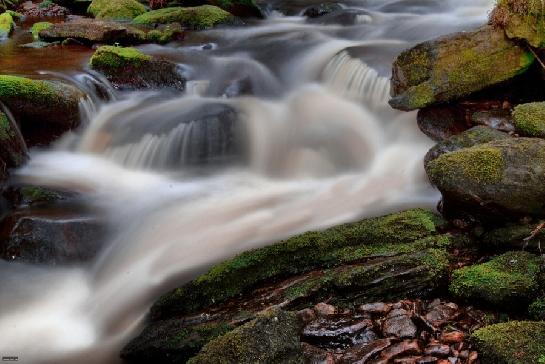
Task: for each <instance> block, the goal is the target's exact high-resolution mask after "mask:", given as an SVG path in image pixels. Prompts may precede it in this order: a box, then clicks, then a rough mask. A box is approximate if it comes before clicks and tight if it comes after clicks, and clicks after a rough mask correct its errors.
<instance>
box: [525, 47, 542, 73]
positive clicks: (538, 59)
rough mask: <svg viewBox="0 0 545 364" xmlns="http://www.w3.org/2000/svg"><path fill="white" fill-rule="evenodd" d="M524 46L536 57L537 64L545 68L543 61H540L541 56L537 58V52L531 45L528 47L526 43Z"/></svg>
mask: <svg viewBox="0 0 545 364" xmlns="http://www.w3.org/2000/svg"><path fill="white" fill-rule="evenodd" d="M526 48H528V49H529V50H530V52H532V54H533V55H534V57H536V59H537V61H538V62H539V64H540V65H541V68H543V69H544V70H545V64H544V63H543V61H541V58H539V56H538V55H537V53H536V52H535V51H534V49H533V48H532V47H530V46H529V45H526Z"/></svg>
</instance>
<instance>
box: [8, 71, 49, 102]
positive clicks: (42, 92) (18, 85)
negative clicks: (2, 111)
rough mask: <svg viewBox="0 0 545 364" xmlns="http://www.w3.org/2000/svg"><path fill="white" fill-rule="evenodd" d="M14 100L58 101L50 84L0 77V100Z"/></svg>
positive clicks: (16, 77) (21, 78)
mask: <svg viewBox="0 0 545 364" xmlns="http://www.w3.org/2000/svg"><path fill="white" fill-rule="evenodd" d="M14 98H28V99H33V100H36V101H37V102H44V103H55V102H58V101H59V95H58V93H57V90H56V89H55V87H54V86H53V84H52V83H50V82H47V81H41V80H31V79H28V78H24V77H18V76H8V75H0V100H5V99H14Z"/></svg>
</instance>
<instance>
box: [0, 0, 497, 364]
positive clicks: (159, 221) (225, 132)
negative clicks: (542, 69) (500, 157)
mask: <svg viewBox="0 0 545 364" xmlns="http://www.w3.org/2000/svg"><path fill="white" fill-rule="evenodd" d="M341 2H342V5H343V7H344V8H345V12H344V13H343V16H338V17H330V16H326V17H324V18H323V19H306V18H305V17H303V16H302V15H301V14H302V11H303V10H304V8H305V7H306V6H309V5H311V4H312V3H314V2H313V1H310V0H297V1H288V0H269V1H267V2H266V4H263V7H264V8H265V9H266V11H267V14H268V16H267V18H266V19H264V20H262V21H255V22H253V23H251V24H248V25H247V26H244V27H239V28H222V29H216V30H210V31H206V32H199V33H194V34H192V35H190V36H189V37H188V39H187V40H186V41H184V42H183V43H173V44H170V45H167V46H157V45H146V46H143V47H141V49H142V50H143V51H145V52H146V53H149V54H157V55H162V56H165V57H167V58H169V59H171V60H174V61H176V62H178V63H179V64H180V69H181V72H183V73H184V75H185V77H186V78H187V79H188V87H187V92H186V94H185V95H176V94H172V93H168V92H134V93H117V92H115V91H113V90H112V89H111V88H109V87H108V85H107V84H106V82H105V81H104V80H103V79H101V78H100V77H98V76H97V75H93V74H91V73H88V72H87V71H85V70H84V68H85V66H84V63H85V62H82V63H81V65H77V66H74V65H73V64H71V65H70V67H72V68H71V69H65V70H61V74H54V75H55V76H57V77H64V78H66V79H70V80H71V81H72V82H73V83H75V84H76V85H78V86H79V87H80V88H82V89H83V90H84V91H85V92H86V93H88V94H89V100H88V101H87V103H86V105H84V106H85V110H86V113H85V115H86V116H85V118H86V120H84V123H83V124H84V126H83V127H82V128H81V129H80V130H78V131H76V132H74V133H69V134H68V135H65V136H64V137H63V138H62V140H60V141H59V142H57V143H56V144H55V145H54V146H53V147H51V148H50V149H48V150H33V151H31V160H30V162H29V163H28V164H27V165H26V166H25V167H23V168H22V169H20V170H19V171H18V172H17V177H18V179H19V180H20V181H22V182H24V183H28V184H37V185H45V186H51V187H55V188H60V189H65V190H71V191H77V192H79V193H81V195H82V196H83V198H84V201H85V203H86V204H87V205H89V206H90V207H92V208H93V209H95V210H96V211H99V213H100V214H101V215H102V216H103V217H105V219H106V220H107V221H109V224H110V231H111V234H110V236H109V238H108V240H107V241H106V242H105V248H103V250H102V251H101V253H100V255H99V257H98V258H97V259H96V260H95V261H93V262H91V263H90V264H86V265H82V266H70V267H44V266H30V265H25V264H18V263H8V262H0V276H1V277H2V279H1V280H0V292H2V293H1V294H0V353H2V355H17V356H19V362H22V363H76V362H77V363H115V362H117V361H119V359H118V355H119V351H120V349H121V347H122V346H123V345H124V344H125V343H126V342H127V341H128V340H129V339H130V338H131V337H133V336H134V335H136V334H137V333H138V330H139V329H141V325H142V322H143V320H145V315H146V313H147V310H148V309H149V307H150V305H151V303H152V302H153V301H154V300H155V299H157V298H158V296H159V295H160V294H161V293H164V292H166V291H168V290H169V289H172V288H173V287H175V286H179V285H181V284H183V283H184V282H186V281H188V280H190V279H192V278H194V277H195V276H196V275H197V274H199V273H202V272H204V271H206V269H207V268H209V267H210V266H211V265H212V264H213V263H216V262H219V261H221V260H224V259H226V258H229V257H232V256H233V255H235V254H237V253H239V252H241V251H243V250H247V249H251V248H255V247H260V246H263V245H266V244H268V243H271V242H274V241H276V240H278V239H282V238H286V237H288V236H290V235H293V234H296V233H299V232H303V231H306V230H309V229H319V228H325V227H328V226H331V225H334V224H338V223H342V222H347V221H353V220H356V219H359V218H362V217H366V216H371V215H378V214H383V213H387V212H390V211H396V210H400V209H403V208H408V207H415V206H423V207H430V208H433V207H434V206H435V204H436V202H437V200H438V193H437V192H436V191H434V190H433V189H432V188H431V186H429V183H428V182H427V179H426V176H425V173H424V171H423V167H422V159H423V155H424V154H425V152H426V151H427V150H428V149H429V147H430V146H431V142H430V141H429V140H427V139H426V137H425V136H423V135H422V134H421V133H420V132H419V131H418V128H417V126H416V120H415V119H416V117H415V113H402V112H398V111H395V110H392V109H390V107H389V106H388V104H387V100H388V94H389V80H388V77H389V72H390V65H391V62H392V60H393V58H394V57H395V55H396V54H398V53H399V52H400V51H401V50H402V49H405V48H407V47H409V46H411V45H413V44H415V43H416V42H419V41H423V40H426V39H430V38H433V37H436V36H438V35H440V34H445V33H450V32H454V31H460V30H465V29H472V28H474V27H476V26H478V25H479V24H482V23H483V22H484V21H485V16H486V13H487V11H488V10H489V9H490V8H491V6H492V3H493V0H471V1H469V0H427V1H426V0H342V1H341ZM0 50H1V49H0ZM53 51H54V50H52V49H48V50H45V51H44V52H53ZM29 62H30V61H29ZM12 64H13V62H11V63H10V65H12ZM25 67H26V70H27V71H29V72H32V70H34V71H39V70H42V71H49V70H48V69H43V67H47V64H45V65H44V64H40V63H39V62H38V61H36V64H29V63H26V64H25ZM53 70H54V71H56V72H59V70H58V68H55V69H53ZM98 89H101V90H102V91H101V92H102V96H103V97H102V98H104V95H106V98H107V99H108V100H109V101H108V102H103V101H101V98H100V97H98V96H97V92H98V91H97V90H98Z"/></svg>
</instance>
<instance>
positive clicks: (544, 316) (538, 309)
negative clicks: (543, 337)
mask: <svg viewBox="0 0 545 364" xmlns="http://www.w3.org/2000/svg"><path fill="white" fill-rule="evenodd" d="M528 313H529V314H530V317H531V318H532V319H534V320H539V321H545V297H541V298H539V299H537V300H535V301H534V302H532V304H531V305H530V306H529V307H528Z"/></svg>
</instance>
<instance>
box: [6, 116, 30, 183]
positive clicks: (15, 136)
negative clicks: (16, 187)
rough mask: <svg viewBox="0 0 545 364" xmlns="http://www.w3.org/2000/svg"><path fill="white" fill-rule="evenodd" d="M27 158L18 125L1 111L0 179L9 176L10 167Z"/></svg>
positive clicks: (19, 163) (16, 165)
mask: <svg viewBox="0 0 545 364" xmlns="http://www.w3.org/2000/svg"><path fill="white" fill-rule="evenodd" d="M26 158H27V150H26V144H25V141H24V140H23V138H22V137H21V135H20V133H19V131H18V130H17V127H16V125H14V124H13V123H12V122H11V120H10V119H9V118H8V116H7V115H6V114H5V113H3V112H0V181H2V180H4V179H6V178H7V176H8V169H10V168H14V167H18V166H20V165H21V164H22V163H23V162H24V161H25V160H26Z"/></svg>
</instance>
